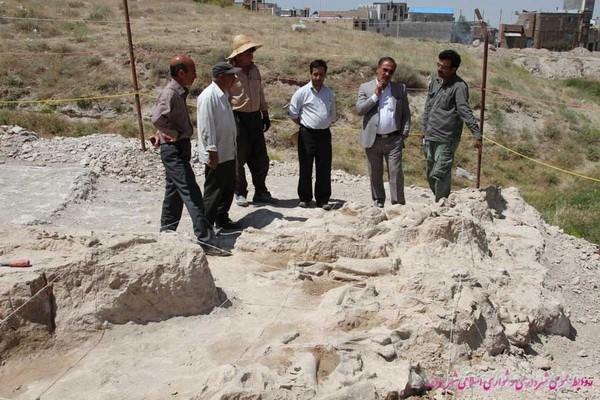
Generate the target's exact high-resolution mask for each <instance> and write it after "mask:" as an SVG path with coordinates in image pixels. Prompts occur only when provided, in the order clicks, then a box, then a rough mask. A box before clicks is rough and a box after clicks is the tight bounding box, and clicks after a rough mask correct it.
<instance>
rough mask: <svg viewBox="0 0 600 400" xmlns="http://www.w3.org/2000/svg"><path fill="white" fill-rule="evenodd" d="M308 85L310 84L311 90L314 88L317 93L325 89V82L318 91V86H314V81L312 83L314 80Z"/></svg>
mask: <svg viewBox="0 0 600 400" xmlns="http://www.w3.org/2000/svg"><path fill="white" fill-rule="evenodd" d="M308 85H309V87H310V90H312V91H313V92H315V93H319V92H321V91H322V90H323V89H325V84H323V85H321V90H319V91H317V88H315V87H314V86H313V83H312V81H309V82H308Z"/></svg>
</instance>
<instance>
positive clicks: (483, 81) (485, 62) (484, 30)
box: [475, 8, 490, 189]
mask: <svg viewBox="0 0 600 400" xmlns="http://www.w3.org/2000/svg"><path fill="white" fill-rule="evenodd" d="M475 14H476V15H477V18H478V19H479V23H480V24H481V32H482V33H483V38H484V41H483V42H484V48H483V67H482V73H481V113H480V114H479V129H480V131H481V146H480V147H479V149H477V189H479V187H480V184H481V157H482V154H483V126H484V122H485V93H486V88H487V67H488V47H489V41H490V39H489V35H488V29H487V25H486V23H485V22H484V21H483V18H482V17H481V14H480V13H479V9H477V8H476V9H475Z"/></svg>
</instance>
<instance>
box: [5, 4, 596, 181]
mask: <svg viewBox="0 0 600 400" xmlns="http://www.w3.org/2000/svg"><path fill="white" fill-rule="evenodd" d="M304 20H305V21H309V22H311V23H313V22H314V23H319V22H323V21H326V22H327V23H331V24H346V23H347V22H348V21H347V20H340V19H327V20H322V19H312V20H311V19H310V18H305V19H304ZM0 21H5V23H6V21H37V22H48V23H51V22H79V23H85V24H99V25H117V26H126V25H127V22H125V21H119V20H114V19H105V18H102V19H91V18H57V17H26V16H22V17H21V16H9V15H1V16H0ZM129 23H130V25H135V26H141V25H156V26H158V27H161V25H160V24H161V23H163V21H158V20H156V21H153V20H151V19H147V18H139V19H130V20H129ZM402 23H403V22H400V23H396V22H392V23H391V25H392V26H396V25H402ZM377 24H378V23H377V22H371V23H370V25H372V26H374V25H377ZM385 24H386V25H389V24H388V23H387V22H386V23H385ZM452 25H453V26H457V24H456V23H454V24H452ZM459 25H460V24H459ZM163 28H164V27H163ZM273 29H274V28H273ZM271 37H273V38H275V37H276V35H271ZM190 50H191V51H193V49H187V50H174V49H170V50H169V52H170V53H174V52H188V51H190ZM127 51H128V49H127V48H120V47H111V48H105V49H101V50H96V51H65V52H60V51H29V52H28V51H3V52H0V54H2V55H16V56H24V57H40V56H49V57H61V56H65V57H84V56H90V55H96V56H105V55H107V54H108V55H114V53H120V54H122V53H126V52H127ZM111 52H112V54H111ZM134 53H136V54H138V55H144V56H151V57H159V58H167V57H170V55H168V54H165V53H164V52H161V51H156V50H150V49H146V48H143V47H140V46H137V47H135V48H134ZM337 56H342V55H337ZM196 65H197V66H199V67H202V68H210V67H211V66H210V65H208V64H204V63H197V64H196ZM264 79H265V80H279V81H282V82H288V83H289V82H292V83H294V82H295V83H296V84H299V83H298V82H299V81H298V80H297V79H296V78H295V77H290V76H286V75H283V74H279V73H277V72H274V73H273V72H271V73H270V74H268V75H265V77H264ZM471 88H473V89H478V88H479V87H478V86H477V85H471ZM408 90H409V91H410V92H413V93H419V92H426V91H427V89H426V88H420V87H410V88H408ZM486 92H487V93H488V94H491V93H493V94H496V95H497V96H498V98H499V99H508V100H511V101H515V100H516V101H522V102H531V103H537V104H543V105H552V106H557V107H567V108H577V109H586V110H596V109H597V108H598V106H597V105H594V104H589V103H585V102H578V103H575V102H561V101H557V100H553V99H551V98H536V97H532V96H525V95H523V94H520V93H515V92H513V91H509V90H506V89H500V88H487V89H486ZM135 96H141V97H144V98H146V99H153V93H152V92H148V91H137V92H127V93H114V94H104V95H96V96H82V97H76V98H49V99H23V100H0V106H14V105H36V104H41V105H52V104H61V103H76V102H82V101H83V102H98V101H104V100H112V99H117V98H129V97H135ZM190 106H191V107H195V104H190ZM273 121H274V122H275V123H283V122H284V121H283V120H278V119H275V118H274V119H273ZM485 139H486V140H488V141H489V142H490V143H492V144H494V145H496V146H498V147H500V148H503V149H504V150H507V151H509V152H511V153H513V154H515V155H518V156H519V157H522V158H524V159H527V160H529V161H531V162H535V163H537V164H539V165H542V166H544V167H547V168H550V169H553V170H555V171H558V172H561V173H564V174H568V175H570V176H574V177H578V178H581V179H586V180H590V181H593V182H599V181H600V180H598V179H597V178H594V177H590V176H586V175H584V174H581V173H578V172H575V171H570V170H566V169H563V168H560V167H558V166H555V165H552V164H549V163H547V162H544V161H541V160H536V159H533V158H531V157H528V156H526V155H524V154H522V153H520V152H518V151H516V150H514V149H511V148H509V147H508V146H506V145H503V144H500V143H498V142H496V141H494V140H492V139H490V138H488V137H487V136H486V137H485Z"/></svg>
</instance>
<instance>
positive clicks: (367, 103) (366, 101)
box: [356, 84, 379, 115]
mask: <svg viewBox="0 0 600 400" xmlns="http://www.w3.org/2000/svg"><path fill="white" fill-rule="evenodd" d="M378 100H379V97H378V96H376V95H375V94H374V93H369V94H367V92H366V90H365V85H364V84H363V85H361V86H360V88H359V89H358V100H357V101H356V113H357V114H358V115H365V114H366V113H368V112H369V110H371V109H372V108H373V107H374V106H375V105H376V104H377V101H378Z"/></svg>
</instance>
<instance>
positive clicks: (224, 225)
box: [215, 218, 242, 230]
mask: <svg viewBox="0 0 600 400" xmlns="http://www.w3.org/2000/svg"><path fill="white" fill-rule="evenodd" d="M215 228H217V229H234V230H235V229H242V227H241V226H240V225H239V224H237V223H235V222H233V221H232V220H231V219H229V218H227V219H226V220H224V221H219V222H215Z"/></svg>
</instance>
